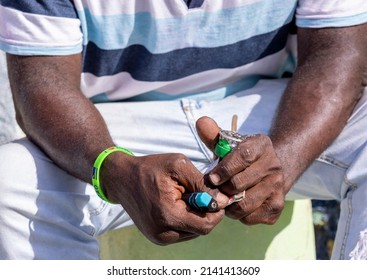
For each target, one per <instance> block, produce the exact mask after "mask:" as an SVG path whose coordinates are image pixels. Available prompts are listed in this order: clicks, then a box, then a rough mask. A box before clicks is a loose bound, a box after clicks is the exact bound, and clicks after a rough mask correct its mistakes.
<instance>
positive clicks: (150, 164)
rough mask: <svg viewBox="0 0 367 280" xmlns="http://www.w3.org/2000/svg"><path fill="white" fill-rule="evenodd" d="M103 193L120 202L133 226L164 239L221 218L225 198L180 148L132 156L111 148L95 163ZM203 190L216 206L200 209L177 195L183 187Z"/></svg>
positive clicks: (204, 228)
mask: <svg viewBox="0 0 367 280" xmlns="http://www.w3.org/2000/svg"><path fill="white" fill-rule="evenodd" d="M101 182H102V185H103V187H104V189H105V192H106V195H107V197H108V198H109V199H110V200H111V201H112V202H115V203H120V204H121V205H123V207H124V209H125V210H126V211H127V213H128V214H129V215H130V217H131V218H132V220H133V221H134V223H135V224H136V226H137V227H138V228H139V230H140V231H141V232H142V233H143V234H144V235H145V236H146V237H147V238H148V239H149V240H151V241H152V242H154V243H157V244H160V245H166V244H171V243H176V242H180V241H185V240H189V239H192V238H195V237H197V236H200V235H206V234H208V233H209V232H210V231H211V230H212V229H213V228H214V227H215V226H216V225H217V224H218V223H219V222H220V221H221V220H222V218H223V216H224V210H223V208H224V207H225V206H226V205H227V203H228V198H227V197H226V196H225V195H223V194H221V193H219V191H218V190H213V189H210V188H208V187H206V186H205V183H204V176H203V174H202V173H201V172H199V171H198V170H197V169H196V168H195V166H194V165H193V164H192V163H191V161H190V160H189V159H188V158H187V157H185V156H184V155H182V154H161V155H150V156H143V157H133V156H130V155H126V154H123V153H114V154H111V155H110V156H109V157H108V158H107V159H106V161H105V163H104V164H103V166H102V169H101ZM201 191H207V192H209V193H210V194H211V195H212V196H213V197H214V198H215V199H216V200H217V201H218V204H219V208H221V210H219V211H218V212H214V213H201V212H197V211H195V210H192V209H190V208H189V206H188V205H187V204H186V203H185V202H184V201H183V200H182V199H181V198H182V194H183V193H184V192H201Z"/></svg>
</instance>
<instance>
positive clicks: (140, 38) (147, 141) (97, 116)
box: [0, 0, 367, 259]
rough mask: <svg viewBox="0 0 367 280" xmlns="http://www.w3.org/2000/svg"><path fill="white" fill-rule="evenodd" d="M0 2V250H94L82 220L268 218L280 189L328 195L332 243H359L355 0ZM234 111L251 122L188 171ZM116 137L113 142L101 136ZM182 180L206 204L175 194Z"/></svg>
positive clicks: (117, 223)
mask: <svg viewBox="0 0 367 280" xmlns="http://www.w3.org/2000/svg"><path fill="white" fill-rule="evenodd" d="M0 3H1V6H0V7H1V10H0V15H1V18H2V19H3V20H2V21H1V29H0V40H1V41H0V46H1V47H2V49H3V50H4V51H6V52H7V53H8V70H9V77H10V82H11V87H12V92H13V96H14V102H15V106H16V111H17V119H18V122H19V124H20V126H21V127H22V128H23V130H24V132H25V133H26V135H27V139H22V140H20V141H17V142H14V143H11V144H8V145H5V146H2V147H1V149H0V157H1V159H2V163H1V166H0V174H1V175H0V176H1V181H0V186H1V193H2V196H1V200H0V207H1V209H0V213H1V214H0V215H1V225H0V228H1V233H0V246H1V250H0V252H1V253H0V254H1V257H2V258H25V259H26V258H41V259H44V258H69V259H70V258H83V259H87V258H97V257H98V245H97V241H96V238H95V236H96V235H97V234H100V233H101V232H104V231H106V230H109V229H113V228H117V227H121V226H125V225H128V224H131V223H132V221H133V222H134V224H135V225H136V226H137V227H138V228H139V230H140V231H141V232H142V233H143V234H144V235H145V236H146V237H147V238H148V239H150V240H151V241H152V242H155V243H158V244H170V243H175V242H180V241H185V240H189V239H192V238H195V237H197V236H199V235H204V234H208V233H209V232H210V231H211V230H212V229H213V228H214V227H215V226H216V225H217V224H218V223H219V222H220V221H221V219H222V217H223V215H224V214H226V215H227V216H229V217H231V218H233V219H238V220H240V222H242V223H244V224H257V223H267V224H272V223H274V222H276V220H277V219H278V217H279V215H280V214H281V211H282V209H283V205H284V199H285V196H286V195H287V194H288V193H289V197H291V196H292V194H293V195H294V194H297V195H301V196H312V197H316V198H319V199H320V198H323V199H335V198H337V199H340V200H341V206H342V210H341V218H340V224H339V229H338V235H337V238H336V245H335V248H334V253H333V258H341V259H344V258H346V259H347V258H351V256H352V258H361V257H363V252H362V254H361V253H359V254H356V253H355V252H357V251H360V250H359V249H360V246H359V241H363V240H361V239H362V235H363V232H364V230H366V229H367V217H366V215H365V214H363V213H364V212H363V210H364V209H365V207H364V204H365V201H366V200H365V199H366V197H367V186H366V184H367V180H366V171H365V170H366V169H365V166H366V162H365V160H364V156H365V155H366V152H367V151H366V137H365V135H364V133H363V131H365V129H366V109H365V106H366V95H363V92H364V86H365V82H366V81H365V76H364V74H365V65H366V58H367V48H366V45H367V38H366V37H367V36H365V34H366V32H367V24H366V22H367V4H366V2H365V1H362V0H359V1H353V2H350V1H348V2H347V1H337V0H335V1H331V0H330V1H317V0H303V1H295V0H288V1H282V2H281V3H280V2H278V1H252V0H228V1H221V0H218V1H205V0H198V1H181V0H175V1H172V0H162V1H156V0H141V1H124V0H116V1H88V2H85V1H80V0H75V1H62V0H58V1H57V0H54V1H47V3H46V2H36V3H35V2H30V1H26V0H21V1H10V0H1V2H0ZM295 15H296V17H295V19H296V24H297V26H298V30H297V43H298V65H297V69H296V71H294V66H295V64H294V58H295V56H294V55H295V52H294V48H293V45H292V39H294V38H293V37H294V36H292V35H290V33H291V29H292V25H293V19H294V16H295ZM287 72H294V73H293V77H292V78H291V79H290V80H289V82H288V80H286V79H279V78H281V77H282V76H283V74H285V73H287ZM265 77H267V78H276V79H275V80H261V79H262V78H265ZM283 92H284V93H283ZM362 96H363V97H362ZM90 101H93V102H94V103H95V104H92V102H90ZM113 101H119V102H113ZM97 103H98V104H97ZM233 114H238V116H239V130H238V132H239V133H241V134H251V135H252V136H251V137H248V138H247V140H245V141H243V142H242V143H241V144H240V145H239V146H238V147H237V148H235V149H234V150H233V151H232V152H231V153H230V154H229V155H228V156H226V157H225V158H224V159H223V160H221V161H220V162H219V164H218V165H217V166H216V167H214V169H213V170H212V171H210V173H209V174H208V176H203V175H202V172H204V171H205V169H206V168H207V167H208V164H209V163H210V161H212V153H211V151H213V149H214V147H215V144H216V143H217V141H218V132H219V127H221V128H223V129H225V128H228V126H229V122H230V118H231V116H232V115H233ZM205 116H209V117H210V118H209V117H205ZM348 119H349V121H348ZM214 120H215V121H214ZM337 137H338V138H337ZM202 143H204V144H205V145H203V144H202ZM116 145H117V146H121V147H123V148H125V149H128V150H123V151H122V152H121V151H118V152H112V153H109V154H108V156H106V154H104V152H103V151H104V150H106V149H108V148H110V147H113V146H116ZM129 150H131V151H132V152H133V153H134V154H135V156H132V155H131V152H130V151H129ZM108 151H111V150H107V152H108ZM97 158H98V159H97ZM96 159H97V160H96ZM98 162H99V163H101V169H98V171H100V174H99V175H100V176H99V178H98V180H97V181H98V182H97V185H98V186H97V187H96V191H97V192H98V193H99V195H100V196H102V197H103V198H105V200H107V201H109V202H112V203H116V205H115V204H111V203H108V202H106V201H102V200H101V199H100V198H99V197H98V196H97V195H96V194H95V192H94V190H93V187H92V186H90V185H89V184H87V183H92V178H91V173H92V169H93V166H96V164H97V166H98ZM102 163H103V164H102ZM306 169H307V171H306ZM200 171H202V172H200ZM305 171H306V172H305ZM20 174H21V176H19V175H20ZM302 174H303V175H302ZM301 175H302V176H301ZM94 176H95V174H94ZM300 176H301V177H300ZM94 178H95V177H94ZM94 185H96V184H94ZM292 186H293V187H292ZM291 188H292V191H291V192H290V190H291ZM195 191H208V192H209V193H211V194H212V195H213V196H214V197H215V198H216V199H217V201H218V203H219V209H220V210H219V211H217V212H210V213H198V212H197V211H194V210H191V209H190V208H189V207H187V205H186V204H185V202H184V201H183V200H182V194H183V193H185V192H186V193H187V192H195ZM243 191H245V192H246V195H245V199H243V200H242V201H240V202H238V203H235V204H232V205H230V206H228V207H226V205H227V204H228V196H230V195H233V194H236V193H241V192H243ZM119 204H121V205H122V207H123V208H122V207H121V206H120V205H119ZM11 240H13V241H14V242H12V241H11ZM14 244H16V245H14ZM352 252H353V253H352ZM351 253H352V254H351ZM364 253H365V252H364ZM350 254H351V255H350Z"/></svg>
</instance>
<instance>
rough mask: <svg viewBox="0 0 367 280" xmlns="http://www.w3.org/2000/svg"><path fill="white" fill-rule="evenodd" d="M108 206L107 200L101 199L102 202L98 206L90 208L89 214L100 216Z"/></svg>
mask: <svg viewBox="0 0 367 280" xmlns="http://www.w3.org/2000/svg"><path fill="white" fill-rule="evenodd" d="M106 207H107V202H105V201H102V200H101V203H100V204H99V205H98V207H97V208H94V209H91V210H89V215H90V216H98V215H99V214H101V213H102V212H103V211H104V210H105V209H106Z"/></svg>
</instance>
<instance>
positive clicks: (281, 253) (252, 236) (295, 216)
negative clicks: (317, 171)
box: [100, 200, 315, 260]
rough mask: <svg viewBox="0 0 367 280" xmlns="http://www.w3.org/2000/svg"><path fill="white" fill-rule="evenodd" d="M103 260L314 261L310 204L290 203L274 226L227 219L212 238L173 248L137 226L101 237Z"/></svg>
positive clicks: (215, 230)
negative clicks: (155, 241) (149, 235)
mask: <svg viewBox="0 0 367 280" xmlns="http://www.w3.org/2000/svg"><path fill="white" fill-rule="evenodd" d="M100 244H101V252H100V257H101V259H120V260H126V259H129V260H168V259H169V260H178V259H183V260H215V259H222V260H228V259H231V260H241V259H242V260H244V259H247V260H263V259H273V260H276V259H282V260H291V259H292V260H297V259H299V260H314V259H315V238H314V229H313V222H312V209H311V202H310V200H297V201H295V202H294V201H292V202H287V203H286V208H285V210H284V212H283V214H282V216H281V218H280V220H279V221H278V222H277V223H276V224H275V225H272V226H268V225H256V226H245V225H243V224H241V223H239V222H238V221H233V220H230V219H225V220H224V221H223V222H222V223H221V224H220V225H219V226H218V227H217V228H215V229H214V230H213V232H211V233H210V234H209V235H208V236H204V237H199V238H197V239H195V240H192V241H188V242H184V243H180V244H174V245H169V246H164V247H161V246H157V245H155V244H152V243H151V242H150V241H148V240H147V239H146V238H145V237H144V236H143V235H142V234H141V233H140V232H139V231H138V230H137V229H136V228H135V227H134V226H132V227H128V228H124V229H120V230H116V231H112V232H109V233H106V234H104V235H102V236H101V237H100Z"/></svg>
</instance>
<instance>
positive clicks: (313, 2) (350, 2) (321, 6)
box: [296, 0, 367, 28]
mask: <svg viewBox="0 0 367 280" xmlns="http://www.w3.org/2000/svg"><path fill="white" fill-rule="evenodd" d="M366 22H367V1H366V0H299V1H298V7H297V11H296V24H297V26H299V27H309V28H323V27H345V26H353V25H358V24H363V23H366Z"/></svg>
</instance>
